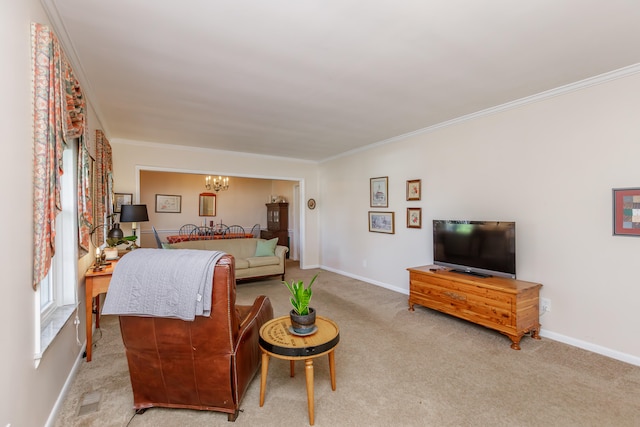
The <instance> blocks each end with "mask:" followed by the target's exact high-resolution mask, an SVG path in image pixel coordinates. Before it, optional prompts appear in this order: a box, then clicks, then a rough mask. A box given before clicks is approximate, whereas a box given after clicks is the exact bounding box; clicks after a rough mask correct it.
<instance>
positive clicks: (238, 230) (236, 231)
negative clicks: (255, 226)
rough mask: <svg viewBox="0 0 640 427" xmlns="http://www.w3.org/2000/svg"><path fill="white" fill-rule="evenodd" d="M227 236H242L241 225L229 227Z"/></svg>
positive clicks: (242, 228) (242, 229)
mask: <svg viewBox="0 0 640 427" xmlns="http://www.w3.org/2000/svg"><path fill="white" fill-rule="evenodd" d="M227 234H244V227H243V226H241V225H230V226H229V228H228V231H227Z"/></svg>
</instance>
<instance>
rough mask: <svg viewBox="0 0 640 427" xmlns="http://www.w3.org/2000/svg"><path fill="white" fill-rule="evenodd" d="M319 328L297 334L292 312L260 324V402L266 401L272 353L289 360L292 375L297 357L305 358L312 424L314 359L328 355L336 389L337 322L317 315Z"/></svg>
mask: <svg viewBox="0 0 640 427" xmlns="http://www.w3.org/2000/svg"><path fill="white" fill-rule="evenodd" d="M316 326H317V327H318V330H317V331H316V332H314V333H313V334H311V335H308V336H298V335H294V334H293V333H291V331H290V329H289V328H290V327H291V320H290V319H289V316H282V317H278V318H276V319H272V320H270V321H268V322H267V323H265V324H264V325H262V327H261V328H260V350H262V371H261V376H260V406H261V407H262V406H263V405H264V394H265V389H266V385H267V373H268V371H269V356H273V357H276V358H278V359H283V360H289V361H290V370H291V376H292V377H293V376H294V375H295V361H296V360H304V366H305V378H306V382H307V405H308V407H309V424H311V425H313V423H314V409H313V359H315V358H316V357H320V356H324V355H325V354H327V355H329V373H330V375H331V390H335V389H336V362H335V357H334V350H335V348H336V346H337V345H338V342H339V341H340V330H339V329H338V325H336V323H335V322H333V321H332V320H329V319H327V318H326V317H322V316H317V317H316Z"/></svg>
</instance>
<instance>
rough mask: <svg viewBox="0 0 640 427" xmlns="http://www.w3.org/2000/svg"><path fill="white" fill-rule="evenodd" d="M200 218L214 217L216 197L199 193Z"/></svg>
mask: <svg viewBox="0 0 640 427" xmlns="http://www.w3.org/2000/svg"><path fill="white" fill-rule="evenodd" d="M200 216H216V195H215V194H213V193H200Z"/></svg>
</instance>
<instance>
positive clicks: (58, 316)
mask: <svg viewBox="0 0 640 427" xmlns="http://www.w3.org/2000/svg"><path fill="white" fill-rule="evenodd" d="M77 151H78V149H77V144H76V143H72V144H71V147H67V148H65V150H64V152H63V157H62V162H63V169H64V171H65V173H64V174H63V175H62V177H61V181H60V190H61V194H60V200H61V203H62V212H60V213H59V214H58V216H57V218H56V242H55V245H56V252H55V256H54V257H53V258H52V259H51V268H50V269H49V273H48V274H47V276H46V277H45V278H44V279H43V280H42V281H41V282H40V285H39V286H38V289H37V291H36V292H35V294H36V296H35V300H36V310H35V313H36V321H35V327H36V330H35V337H36V343H35V344H36V346H35V353H36V354H35V358H36V365H37V364H38V363H39V360H40V359H41V358H42V355H43V354H44V352H45V350H46V349H47V348H48V346H49V345H50V344H51V342H53V340H54V339H55V337H56V336H57V334H58V332H60V330H61V329H62V327H63V326H64V325H65V323H66V322H67V321H68V320H69V318H70V317H71V315H72V314H73V312H74V311H75V310H76V307H77V301H78V297H77V292H76V290H77V281H78V279H77V276H78V273H77V272H78V262H77V259H78V256H77V255H78V252H77V251H78V250H77V242H78V238H77V234H78V233H77V229H78V227H77V219H76V212H77V203H76V182H77V173H76V159H77Z"/></svg>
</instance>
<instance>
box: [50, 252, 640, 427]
mask: <svg viewBox="0 0 640 427" xmlns="http://www.w3.org/2000/svg"><path fill="white" fill-rule="evenodd" d="M318 271H319V270H300V269H299V268H298V266H297V264H296V263H295V262H291V261H289V262H288V266H287V278H288V279H289V280H291V279H304V280H305V281H307V280H309V279H310V278H311V277H312V276H313V275H314V274H315V273H316V272H318ZM237 290H238V291H237V293H238V303H241V304H247V303H250V302H251V301H253V299H254V298H255V297H256V296H257V295H260V294H264V295H267V296H269V298H270V299H271V301H272V303H273V306H274V312H275V315H276V316H281V315H285V314H287V313H288V311H289V306H288V298H287V290H286V288H285V287H284V285H282V284H281V283H280V281H279V280H275V279H274V280H263V281H257V282H248V283H240V284H238V286H237ZM314 291H315V292H314V296H313V300H312V306H313V307H315V308H316V309H317V310H318V313H319V314H320V315H323V316H326V317H329V318H331V319H333V320H335V321H336V322H337V323H338V325H339V326H340V344H339V346H338V348H337V349H336V372H337V389H336V391H331V386H330V382H329V372H328V370H329V369H328V361H327V359H326V358H319V359H316V361H315V363H314V366H315V425H316V426H318V427H322V426H332V427H336V426H563V427H567V426H581V427H582V426H617V427H621V426H639V425H640V367H637V366H633V365H629V364H626V363H623V362H619V361H616V360H613V359H609V358H606V357H603V356H600V355H597V354H594V353H590V352H587V351H584V350H581V349H578V348H575V347H571V346H568V345H565V344H561V343H558V342H554V341H552V340H549V339H544V338H543V339H542V340H541V341H537V340H534V339H531V338H529V337H524V338H523V339H522V342H521V346H522V350H521V351H515V350H512V349H511V348H510V347H509V345H510V340H509V339H508V338H507V337H505V336H503V335H501V334H499V333H497V332H495V331H492V330H489V329H485V328H483V327H480V326H476V325H473V324H471V323H468V322H465V321H462V320H458V319H456V318H453V317H450V316H447V315H444V314H440V313H438V312H435V311H432V310H428V309H425V308H423V307H420V306H417V307H416V311H415V312H413V313H412V312H409V311H408V310H407V296H406V295H403V294H399V293H395V292H392V291H389V290H386V289H383V288H380V287H377V286H374V285H370V284H367V283H364V282H360V281H358V280H355V279H351V278H348V277H344V276H340V275H338V274H334V273H331V272H328V271H321V272H320V276H319V277H318V280H317V281H316V283H315V284H314ZM541 320H542V323H543V328H544V318H543V319H541ZM100 324H101V330H97V331H96V333H95V335H94V345H95V347H94V350H93V361H91V362H90V363H82V366H81V368H80V369H79V372H78V375H77V377H76V379H75V381H74V384H73V386H72V387H71V390H70V392H69V394H68V396H67V398H66V400H65V404H64V406H63V408H62V409H61V411H60V413H59V416H58V420H57V422H56V424H55V425H56V427H68V426H78V427H79V426H86V427H88V426H95V427H97V426H100V427H106V426H119V427H124V426H131V427H135V426H154V427H155V426H167V427H169V426H171V427H176V426H200V425H207V426H227V427H229V426H233V425H236V426H274V427H275V426H277V427H286V426H299V425H308V422H309V420H308V415H307V402H306V392H305V379H304V373H303V368H302V365H300V366H299V367H298V368H297V375H296V376H295V377H294V378H290V377H289V365H288V362H286V361H282V360H278V359H273V358H272V359H271V362H270V364H269V377H268V380H267V390H266V398H265V404H264V406H263V407H262V408H260V407H259V394H260V378H259V376H260V374H259V373H258V375H257V376H256V377H255V378H254V380H253V382H252V383H251V385H250V387H249V389H248V391H247V393H246V395H245V396H244V398H243V401H242V405H241V408H242V412H241V413H240V415H239V416H238V419H237V420H236V422H235V424H230V423H229V422H228V421H227V415H226V414H222V413H216V412H200V411H190V410H175V409H160V408H152V409H149V410H148V411H147V412H145V413H144V414H142V415H135V416H134V411H133V409H132V395H131V386H130V383H129V374H128V370H127V362H126V358H125V356H124V350H123V346H122V341H121V338H120V334H119V327H118V322H117V318H115V317H112V316H105V317H103V318H101V322H100Z"/></svg>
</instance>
